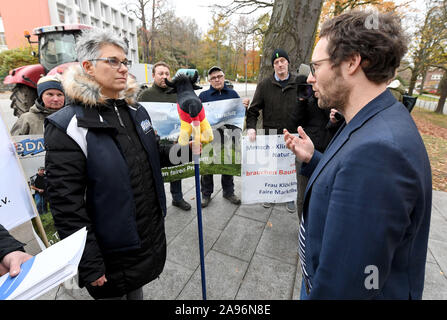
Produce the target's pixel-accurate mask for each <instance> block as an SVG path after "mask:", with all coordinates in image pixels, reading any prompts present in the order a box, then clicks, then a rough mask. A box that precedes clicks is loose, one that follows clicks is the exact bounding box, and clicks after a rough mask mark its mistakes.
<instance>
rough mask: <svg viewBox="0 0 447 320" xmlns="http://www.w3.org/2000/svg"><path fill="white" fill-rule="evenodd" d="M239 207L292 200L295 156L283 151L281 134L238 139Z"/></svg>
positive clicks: (294, 191) (284, 149)
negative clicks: (240, 151) (240, 149)
mask: <svg viewBox="0 0 447 320" xmlns="http://www.w3.org/2000/svg"><path fill="white" fill-rule="evenodd" d="M241 176H242V187H241V188H242V192H241V201H242V203H243V204H250V203H261V202H271V203H282V202H289V201H294V200H296V192H297V183H296V167H295V155H294V154H293V153H292V152H291V151H290V150H289V149H287V147H286V145H285V143H284V135H256V141H255V142H250V141H249V139H248V136H244V137H242V172H241Z"/></svg>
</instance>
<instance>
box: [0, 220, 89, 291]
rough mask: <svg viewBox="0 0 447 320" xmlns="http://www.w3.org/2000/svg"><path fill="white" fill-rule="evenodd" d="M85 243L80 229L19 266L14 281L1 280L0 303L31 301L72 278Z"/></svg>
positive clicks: (5, 276)
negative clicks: (18, 271) (19, 268)
mask: <svg viewBox="0 0 447 320" xmlns="http://www.w3.org/2000/svg"><path fill="white" fill-rule="evenodd" d="M86 239H87V230H86V228H85V227H84V228H82V229H81V230H79V231H77V232H75V233H74V234H72V235H71V236H69V237H67V238H65V239H64V240H62V241H60V242H58V243H56V244H54V245H52V246H51V247H49V248H48V249H46V250H44V251H42V252H41V253H39V254H38V255H36V256H35V257H33V258H32V259H30V260H28V261H27V262H25V263H24V264H22V266H21V271H20V273H19V274H18V275H17V276H16V277H14V278H12V277H11V276H9V274H5V275H4V276H2V277H1V278H0V300H33V299H36V298H38V297H40V296H41V295H42V294H44V293H46V292H48V291H49V290H51V289H52V288H54V287H56V286H57V285H59V284H60V283H62V282H64V281H66V280H68V279H70V278H72V277H73V276H75V275H76V273H77V271H78V265H79V261H80V260H81V257H82V253H83V252H84V247H85V241H86Z"/></svg>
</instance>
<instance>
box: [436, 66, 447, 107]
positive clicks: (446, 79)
mask: <svg viewBox="0 0 447 320" xmlns="http://www.w3.org/2000/svg"><path fill="white" fill-rule="evenodd" d="M439 93H440V94H441V96H440V97H439V101H438V106H437V107H436V110H435V112H436V113H439V114H442V112H443V109H444V104H445V100H446V98H447V70H444V75H443V76H442V80H441V82H440V83H439Z"/></svg>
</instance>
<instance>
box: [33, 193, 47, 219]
mask: <svg viewBox="0 0 447 320" xmlns="http://www.w3.org/2000/svg"><path fill="white" fill-rule="evenodd" d="M34 201H35V202H36V207H37V212H39V215H42V214H45V213H47V208H46V204H47V202H46V200H45V197H44V196H43V195H41V194H40V193H38V192H36V193H35V194H34Z"/></svg>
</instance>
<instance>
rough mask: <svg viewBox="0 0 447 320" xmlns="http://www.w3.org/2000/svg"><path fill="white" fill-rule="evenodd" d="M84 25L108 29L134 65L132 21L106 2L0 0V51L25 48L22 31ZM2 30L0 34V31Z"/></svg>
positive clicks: (133, 23) (134, 29)
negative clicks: (123, 45) (126, 46)
mask: <svg viewBox="0 0 447 320" xmlns="http://www.w3.org/2000/svg"><path fill="white" fill-rule="evenodd" d="M74 23H80V24H86V25H91V26H94V27H98V28H103V29H107V30H110V31H111V32H113V33H115V34H117V35H120V36H122V37H123V38H124V39H125V40H126V41H127V42H128V44H129V56H128V57H129V59H130V60H132V61H134V62H136V63H137V62H138V41H137V26H136V21H135V19H134V18H132V17H130V16H129V15H128V14H127V13H125V12H124V11H121V10H120V9H118V8H115V7H114V6H111V5H109V4H108V3H107V0H32V1H30V0H12V1H0V50H1V49H2V48H3V49H4V48H8V49H14V48H18V47H23V46H27V45H28V42H27V40H26V39H25V37H24V36H23V32H24V31H25V30H27V31H29V32H30V33H32V30H33V29H34V28H37V27H41V26H46V25H54V24H74ZM2 31H3V32H2Z"/></svg>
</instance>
